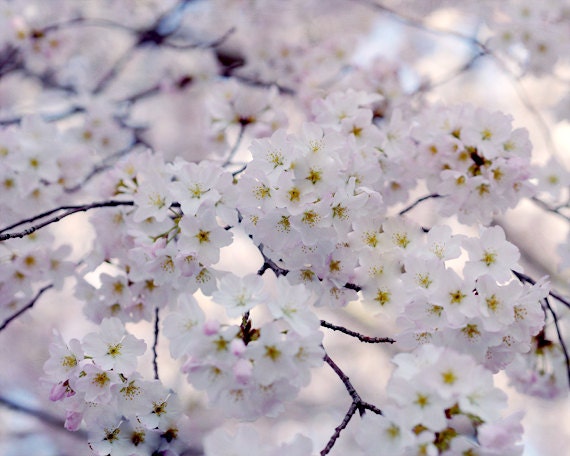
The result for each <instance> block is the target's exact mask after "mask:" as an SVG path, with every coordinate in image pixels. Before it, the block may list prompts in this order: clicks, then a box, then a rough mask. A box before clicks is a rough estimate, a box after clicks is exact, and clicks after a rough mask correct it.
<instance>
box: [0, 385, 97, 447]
mask: <svg viewBox="0 0 570 456" xmlns="http://www.w3.org/2000/svg"><path fill="white" fill-rule="evenodd" d="M0 405H2V406H4V407H7V408H9V409H12V410H15V411H16V412H21V413H25V414H26V415H30V416H33V417H34V418H36V419H38V420H40V421H41V422H42V423H45V424H47V425H48V426H51V427H53V428H56V429H59V430H60V431H64V432H66V433H67V435H69V434H71V435H73V436H74V437H76V438H78V439H80V440H83V441H84V440H86V439H87V432H85V431H83V430H78V431H75V432H72V433H68V432H67V431H66V430H65V429H64V422H63V421H62V420H60V419H59V418H58V417H56V416H54V415H51V414H49V413H47V412H44V411H43V410H37V409H34V408H31V407H27V406H25V405H22V404H18V403H17V402H14V401H12V400H11V399H8V398H7V397H5V396H0Z"/></svg>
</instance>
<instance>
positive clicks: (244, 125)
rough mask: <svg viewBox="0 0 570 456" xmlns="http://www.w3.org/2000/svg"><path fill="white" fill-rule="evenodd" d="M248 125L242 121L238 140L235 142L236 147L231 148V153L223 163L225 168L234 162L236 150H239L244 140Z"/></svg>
mask: <svg viewBox="0 0 570 456" xmlns="http://www.w3.org/2000/svg"><path fill="white" fill-rule="evenodd" d="M246 126H247V124H243V123H240V125H239V133H238V136H237V139H236V142H235V144H234V147H232V150H230V153H229V154H228V158H226V160H225V161H224V163H223V164H222V167H224V168H225V167H226V166H228V165H229V164H230V163H231V162H232V159H233V158H234V156H235V154H236V152H237V151H238V149H239V146H240V144H241V141H242V139H243V135H244V133H245V128H246Z"/></svg>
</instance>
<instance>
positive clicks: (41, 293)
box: [0, 283, 53, 331]
mask: <svg viewBox="0 0 570 456" xmlns="http://www.w3.org/2000/svg"><path fill="white" fill-rule="evenodd" d="M50 288H53V283H51V284H49V285H46V286H45V287H43V288H41V289H40V290H39V291H38V292H37V293H36V295H35V296H34V297H33V299H32V300H31V301H30V302H29V303H28V304H27V305H26V306H24V307H22V308H21V309H20V310H18V312H16V313H15V314H14V315H12V316H11V317H8V319H6V320H4V323H2V326H0V331H3V330H4V328H6V326H8V325H9V324H10V323H11V322H12V321H14V320H15V319H16V318H18V317H19V316H20V315H22V314H23V313H24V312H26V311H27V310H29V309H31V308H32V307H34V305H35V304H36V301H37V300H38V299H40V296H41V295H43V294H44V293H45V292H46V291H47V290H49V289H50Z"/></svg>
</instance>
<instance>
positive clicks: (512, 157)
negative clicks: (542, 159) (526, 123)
mask: <svg viewBox="0 0 570 456" xmlns="http://www.w3.org/2000/svg"><path fill="white" fill-rule="evenodd" d="M418 123H419V125H418V126H417V127H416V128H415V129H414V131H413V132H412V137H413V138H414V139H415V140H416V141H417V143H418V150H419V157H418V167H419V168H420V169H422V170H424V171H425V172H426V174H425V175H424V176H422V177H425V178H426V180H427V184H428V188H429V189H430V190H431V191H432V192H433V193H437V194H439V195H442V196H446V198H445V202H444V204H442V207H441V209H440V212H441V214H442V215H444V216H451V215H453V214H457V218H458V219H459V221H461V222H462V223H467V224H472V223H475V222H480V223H483V224H485V225H488V224H489V223H490V222H491V221H492V217H494V216H496V215H499V214H502V213H504V212H505V211H506V210H507V209H509V208H512V207H514V206H516V204H517V203H518V202H519V201H520V199H521V198H523V197H528V196H531V195H532V193H533V188H532V187H531V185H530V183H529V179H530V177H531V169H530V151H531V147H532V146H531V143H530V141H529V138H528V132H527V130H525V129H523V128H517V129H514V130H513V128H512V117H511V116H508V115H505V114H503V113H501V112H492V113H491V112H488V111H486V110H484V109H481V108H475V107H473V106H471V105H461V106H457V107H452V108H441V107H435V108H432V109H427V110H425V111H424V112H423V113H422V114H421V118H420V119H419V122H418Z"/></svg>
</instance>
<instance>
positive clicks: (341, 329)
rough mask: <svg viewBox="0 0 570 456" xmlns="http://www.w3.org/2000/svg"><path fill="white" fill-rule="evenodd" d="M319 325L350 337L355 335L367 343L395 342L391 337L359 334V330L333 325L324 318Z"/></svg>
mask: <svg viewBox="0 0 570 456" xmlns="http://www.w3.org/2000/svg"><path fill="white" fill-rule="evenodd" d="M321 326H322V327H324V328H328V329H332V330H333V331H339V332H341V333H344V334H347V335H349V336H352V337H356V338H357V339H358V340H359V341H361V342H365V343H368V344H381V343H389V344H393V343H394V342H396V341H395V340H394V339H391V338H390V337H370V336H365V335H363V334H360V333H359V332H356V331H352V330H350V329H347V328H345V327H344V326H337V325H333V324H332V323H329V322H328V321H325V320H321Z"/></svg>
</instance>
